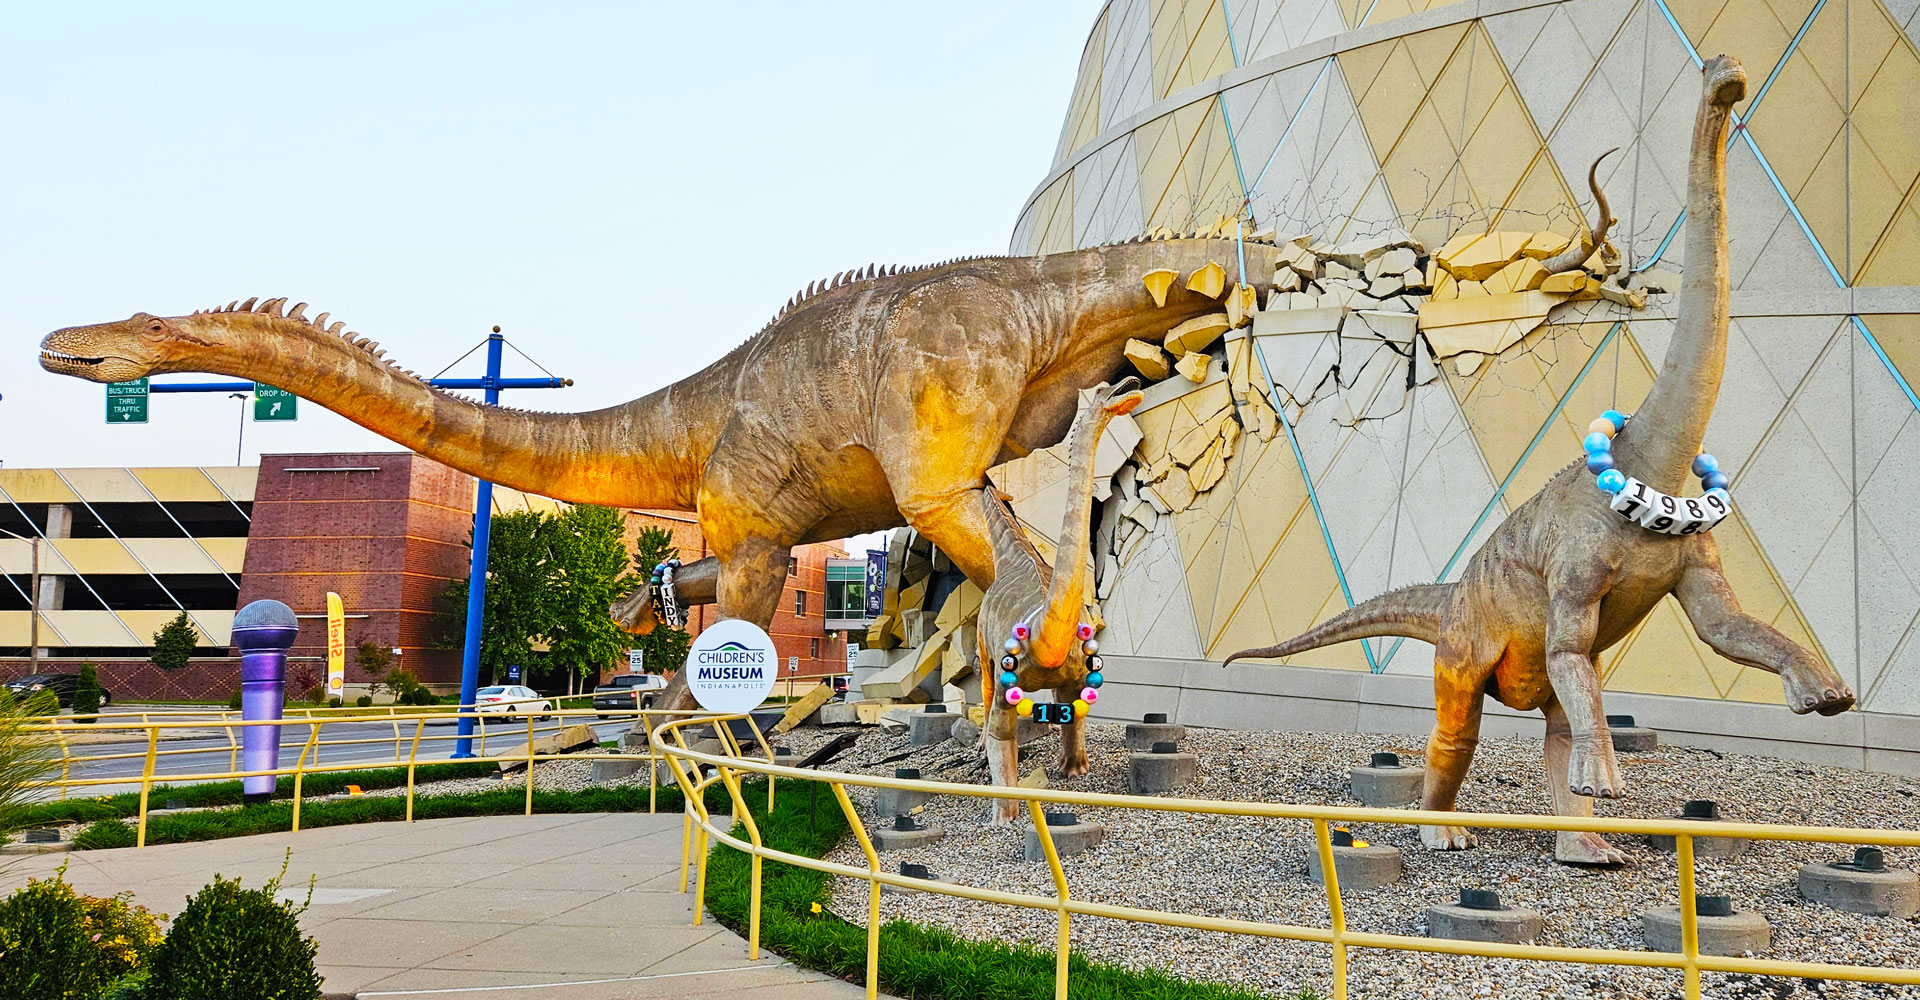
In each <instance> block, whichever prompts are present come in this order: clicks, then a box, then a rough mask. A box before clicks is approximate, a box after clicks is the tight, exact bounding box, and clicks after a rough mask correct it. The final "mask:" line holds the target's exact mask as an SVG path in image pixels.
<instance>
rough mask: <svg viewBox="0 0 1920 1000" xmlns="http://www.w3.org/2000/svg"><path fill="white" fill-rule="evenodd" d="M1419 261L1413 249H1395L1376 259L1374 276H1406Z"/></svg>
mask: <svg viewBox="0 0 1920 1000" xmlns="http://www.w3.org/2000/svg"><path fill="white" fill-rule="evenodd" d="M1418 261H1419V258H1418V257H1417V256H1416V255H1415V254H1414V252H1413V248H1412V247H1394V248H1393V249H1391V250H1388V251H1387V252H1386V253H1383V254H1381V255H1380V256H1378V257H1376V258H1374V261H1373V263H1374V264H1376V265H1377V267H1376V269H1375V271H1374V275H1375V277H1378V276H1379V275H1382V274H1404V273H1405V272H1407V271H1411V270H1413V267H1414V265H1415V264H1416V263H1418Z"/></svg>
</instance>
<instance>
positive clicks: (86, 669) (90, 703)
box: [73, 660, 100, 722]
mask: <svg viewBox="0 0 1920 1000" xmlns="http://www.w3.org/2000/svg"><path fill="white" fill-rule="evenodd" d="M99 711H100V674H99V671H98V670H97V669H96V668H95V667H94V665H93V661H92V660H88V661H86V662H85V663H82V664H80V679H79V680H77V681H74V682H73V714H75V715H94V714H96V713H98V712H99ZM78 721H81V722H92V721H93V720H92V719H80V720H78Z"/></svg>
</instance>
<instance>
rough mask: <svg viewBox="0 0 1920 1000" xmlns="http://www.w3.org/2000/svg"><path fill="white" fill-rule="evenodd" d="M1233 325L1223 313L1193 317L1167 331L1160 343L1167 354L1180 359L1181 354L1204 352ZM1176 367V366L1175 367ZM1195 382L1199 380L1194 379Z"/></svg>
mask: <svg viewBox="0 0 1920 1000" xmlns="http://www.w3.org/2000/svg"><path fill="white" fill-rule="evenodd" d="M1233 325H1234V324H1233V321H1232V320H1231V319H1229V318H1228V317H1227V314H1226V313H1224V312H1217V313H1213V314H1211V315H1208V316H1195V317H1194V318H1192V319H1190V320H1187V321H1186V322H1185V323H1182V324H1180V325H1179V326H1176V327H1174V328H1173V329H1171V330H1168V331H1167V336H1166V339H1165V340H1164V341H1162V343H1164V344H1165V345H1166V348H1167V353H1168V354H1171V355H1173V356H1174V357H1180V356H1181V355H1183V354H1190V353H1192V352H1194V351H1204V350H1206V349H1207V348H1208V347H1209V346H1211V345H1212V344H1213V342H1214V341H1216V340H1219V339H1220V335H1221V334H1223V333H1225V332H1227V331H1228V330H1230V329H1232V328H1233ZM1176 367H1178V366H1177V365H1176ZM1180 370H1181V372H1183V373H1184V372H1185V371H1186V369H1184V368H1181V369H1180ZM1187 377H1188V378H1192V377H1193V376H1191V375H1189V376H1187ZM1195 381H1199V380H1198V379H1195Z"/></svg>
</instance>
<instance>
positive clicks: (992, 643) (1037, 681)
mask: <svg viewBox="0 0 1920 1000" xmlns="http://www.w3.org/2000/svg"><path fill="white" fill-rule="evenodd" d="M1134 381H1135V380H1133V379H1125V380H1123V381H1122V382H1121V383H1120V385H1119V386H1118V387H1115V386H1108V385H1104V384H1103V385H1100V386H1097V387H1095V388H1094V390H1093V392H1092V394H1091V398H1090V399H1088V400H1087V401H1086V402H1085V403H1084V404H1082V406H1081V408H1080V413H1079V415H1078V416H1077V417H1075V418H1074V421H1073V430H1072V432H1071V433H1070V434H1069V435H1068V438H1067V497H1066V507H1065V513H1064V514H1063V515H1062V516H1061V526H1060V535H1059V544H1058V546H1057V547H1056V552H1057V555H1056V556H1055V559H1056V561H1058V562H1061V563H1063V564H1064V565H1062V566H1054V567H1049V566H1048V565H1047V562H1046V560H1044V559H1042V558H1041V557H1040V553H1039V552H1038V551H1037V550H1035V549H1034V547H1033V543H1032V542H1031V541H1029V540H1028V538H1027V535H1026V531H1025V529H1023V528H1021V527H1020V522H1019V521H1017V520H1015V519H1014V516H1013V511H1012V509H1011V508H1009V507H1008V506H1007V501H1006V499H1005V498H1004V497H1002V496H1001V495H1000V494H999V492H998V491H996V490H985V491H983V492H982V494H981V497H980V506H981V511H982V513H984V514H985V516H986V520H987V524H988V526H989V527H990V529H991V530H992V541H993V561H994V572H993V585H992V586H990V587H988V588H987V592H986V594H985V595H984V596H982V597H981V599H980V616H979V619H978V633H979V636H980V675H981V687H982V689H983V691H984V692H985V695H986V703H987V725H986V742H987V766H988V770H989V772H990V773H991V774H992V775H993V780H994V783H995V784H999V785H1009V786H1010V785H1012V784H1014V783H1015V782H1016V781H1017V780H1018V778H1019V774H1018V773H1017V772H1016V768H1017V766H1018V749H1019V744H1018V742H1017V741H1016V739H1015V736H1016V732H1015V730H1016V728H1017V727H1018V725H1019V722H1020V718H1019V716H1018V714H1017V713H1016V712H1015V711H1014V706H1013V704H1012V703H1010V702H1009V701H1008V700H1007V692H1008V690H1009V689H1018V690H1017V691H1016V694H1018V693H1019V692H1024V691H1037V690H1040V689H1041V688H1051V689H1053V692H1054V701H1055V703H1057V704H1072V703H1073V702H1074V700H1075V699H1078V698H1080V697H1081V693H1082V691H1083V689H1084V687H1085V685H1086V683H1087V674H1088V672H1089V670H1090V669H1092V668H1091V667H1090V665H1089V661H1090V660H1091V661H1092V662H1093V663H1098V662H1099V660H1098V658H1097V657H1096V656H1095V655H1094V654H1095V653H1096V652H1097V650H1098V646H1097V645H1095V644H1094V643H1091V642H1088V641H1087V639H1088V638H1090V636H1089V637H1082V636H1080V635H1079V634H1078V629H1079V626H1080V623H1081V622H1083V621H1086V620H1087V619H1088V618H1089V617H1090V616H1088V615H1085V614H1083V613H1082V612H1083V610H1084V606H1085V596H1086V593H1087V560H1086V557H1085V553H1086V551H1087V545H1088V541H1087V536H1088V530H1089V527H1088V522H1089V521H1090V520H1091V517H1092V507H1093V461H1094V450H1095V449H1096V448H1097V447H1098V446H1099V444H1100V435H1101V433H1102V432H1103V431H1105V430H1106V426H1107V423H1108V421H1110V420H1112V419H1113V418H1114V417H1117V416H1120V415H1121V414H1124V413H1129V412H1132V410H1133V408H1134V407H1136V406H1139V405H1140V402H1141V401H1142V400H1143V399H1145V398H1146V397H1145V395H1144V394H1143V393H1141V392H1139V391H1138V390H1136V389H1134V388H1133V383H1134ZM1020 632H1024V633H1025V635H1024V638H1015V636H1016V635H1017V634H1019V633H1020ZM1009 640H1011V643H1009ZM1008 657H1011V658H1012V659H1011V662H1009V661H1008V659H1007V658H1008ZM996 664H997V665H996ZM1006 674H1013V675H1014V679H1015V682H1014V683H1013V684H1007V683H1006V682H1005V676H1004V675H1006ZM1095 680H1096V681H1097V680H1098V678H1096V679H1095ZM1088 697H1095V696H1094V695H1088ZM1060 742H1061V753H1060V776H1061V777H1064V778H1072V777H1078V776H1079V775H1082V774H1085V773H1087V770H1088V767H1089V765H1088V761H1087V735H1086V720H1085V719H1084V718H1082V717H1080V716H1079V715H1077V714H1076V715H1075V717H1074V719H1073V721H1072V722H1069V723H1066V724H1065V727H1064V729H1063V730H1062V732H1061V735H1060ZM1019 812H1020V803H1019V802H1017V801H1015V800H1013V799H996V800H994V814H993V821H994V822H995V823H996V824H1005V823H1010V822H1012V821H1013V820H1014V818H1015V817H1016V816H1018V815H1019Z"/></svg>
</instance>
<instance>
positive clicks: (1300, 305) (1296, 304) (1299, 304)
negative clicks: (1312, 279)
mask: <svg viewBox="0 0 1920 1000" xmlns="http://www.w3.org/2000/svg"><path fill="white" fill-rule="evenodd" d="M1287 308H1288V309H1318V308H1320V295H1319V293H1317V292H1292V293H1289V294H1288V295H1287Z"/></svg>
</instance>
